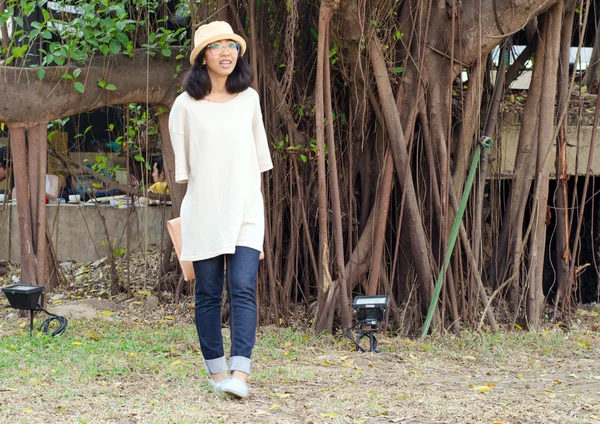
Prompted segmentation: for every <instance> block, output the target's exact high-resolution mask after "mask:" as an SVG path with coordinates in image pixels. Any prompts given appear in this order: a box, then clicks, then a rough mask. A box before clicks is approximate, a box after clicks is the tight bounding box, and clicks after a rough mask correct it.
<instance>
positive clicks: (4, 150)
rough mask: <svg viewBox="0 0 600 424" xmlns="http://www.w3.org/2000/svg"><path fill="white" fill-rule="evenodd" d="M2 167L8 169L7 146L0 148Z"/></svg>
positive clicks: (0, 164) (0, 163)
mask: <svg viewBox="0 0 600 424" xmlns="http://www.w3.org/2000/svg"><path fill="white" fill-rule="evenodd" d="M0 166H1V167H2V168H4V169H6V168H8V149H7V148H6V146H2V147H0Z"/></svg>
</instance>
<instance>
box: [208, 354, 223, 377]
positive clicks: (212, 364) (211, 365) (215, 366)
mask: <svg viewBox="0 0 600 424" xmlns="http://www.w3.org/2000/svg"><path fill="white" fill-rule="evenodd" d="M204 364H205V365H206V372H208V373H209V374H216V373H218V372H226V371H227V361H226V360H225V357H224V356H221V357H220V358H216V359H207V360H205V361H204Z"/></svg>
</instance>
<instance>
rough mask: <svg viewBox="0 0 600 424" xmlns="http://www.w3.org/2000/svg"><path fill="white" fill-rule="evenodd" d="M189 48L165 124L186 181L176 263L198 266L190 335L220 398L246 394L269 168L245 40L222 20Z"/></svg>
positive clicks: (179, 179)
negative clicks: (264, 178) (227, 346)
mask: <svg viewBox="0 0 600 424" xmlns="http://www.w3.org/2000/svg"><path fill="white" fill-rule="evenodd" d="M194 42H195V43H194V44H195V48H194V50H193V51H192V53H191V56H190V61H191V63H192V65H193V66H192V69H191V70H190V72H189V73H188V75H187V76H186V78H185V80H184V83H183V87H184V89H185V92H184V93H182V94H181V95H180V96H178V97H177V99H176V100H175V103H174V104H173V108H172V109H171V114H170V118H169V130H170V134H171V142H172V144H173V149H174V151H175V165H176V166H175V168H176V169H175V180H176V181H177V182H179V183H185V182H187V184H188V186H187V192H186V195H185V197H184V199H183V202H182V204H181V232H182V253H181V260H185V261H192V262H193V263H194V272H195V274H196V317H195V321H196V329H197V331H198V338H199V339H200V347H201V349H202V354H203V356H204V360H205V364H206V369H207V371H208V373H209V374H210V376H211V379H210V384H211V386H212V387H213V389H214V390H215V391H216V392H218V393H221V392H222V393H226V394H229V395H232V396H234V397H238V398H244V397H246V396H248V386H247V384H246V378H247V377H248V375H249V374H250V372H251V369H252V360H251V355H252V349H253V347H254V341H255V335H256V289H255V284H256V276H257V272H258V262H259V255H260V252H261V250H262V245H263V238H264V212H263V196H262V192H261V176H260V174H261V172H264V171H267V170H269V169H271V168H272V167H273V163H272V161H271V156H270V153H269V147H268V143H267V136H266V133H265V128H264V124H263V121H262V113H261V110H260V102H259V97H258V94H257V93H256V91H254V90H253V89H252V88H249V87H250V83H251V81H252V70H251V68H250V66H249V65H248V63H247V62H246V61H245V60H244V59H243V58H242V55H243V54H244V52H245V50H246V42H245V41H244V39H243V38H242V37H240V36H239V35H237V34H234V32H233V30H232V29H231V26H229V24H227V23H226V22H212V23H210V24H206V25H202V26H200V27H199V28H198V30H197V31H196V33H195V36H194ZM225 264H226V265H227V266H226V272H225V278H223V267H224V265H225ZM224 280H225V281H224ZM224 283H225V286H226V289H227V294H228V296H229V308H230V315H229V324H230V332H231V355H230V363H229V369H228V367H227V362H226V360H225V354H224V350H223V338H222V334H221V314H220V308H221V297H222V295H223V284H224ZM228 371H230V372H231V375H229V374H228Z"/></svg>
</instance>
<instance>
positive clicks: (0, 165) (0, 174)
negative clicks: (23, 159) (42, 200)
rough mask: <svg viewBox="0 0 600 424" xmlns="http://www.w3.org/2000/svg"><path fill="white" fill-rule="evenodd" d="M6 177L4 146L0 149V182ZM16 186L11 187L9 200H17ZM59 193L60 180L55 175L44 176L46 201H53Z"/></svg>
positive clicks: (6, 155)
mask: <svg viewBox="0 0 600 424" xmlns="http://www.w3.org/2000/svg"><path fill="white" fill-rule="evenodd" d="M7 177H8V149H7V148H6V146H2V147H0V182H2V181H4V180H5V179H6V178H7ZM16 188H17V187H16V186H15V187H13V189H12V193H11V198H12V199H16V198H17V192H16ZM59 191H60V179H59V178H58V177H57V176H56V175H46V197H47V199H46V201H47V200H48V199H54V198H56V197H57V196H58V194H59Z"/></svg>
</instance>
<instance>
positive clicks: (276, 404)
mask: <svg viewBox="0 0 600 424" xmlns="http://www.w3.org/2000/svg"><path fill="white" fill-rule="evenodd" d="M279 406H280V405H279V404H278V403H274V404H272V405H271V406H269V409H267V411H272V410H273V409H275V408H279Z"/></svg>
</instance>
